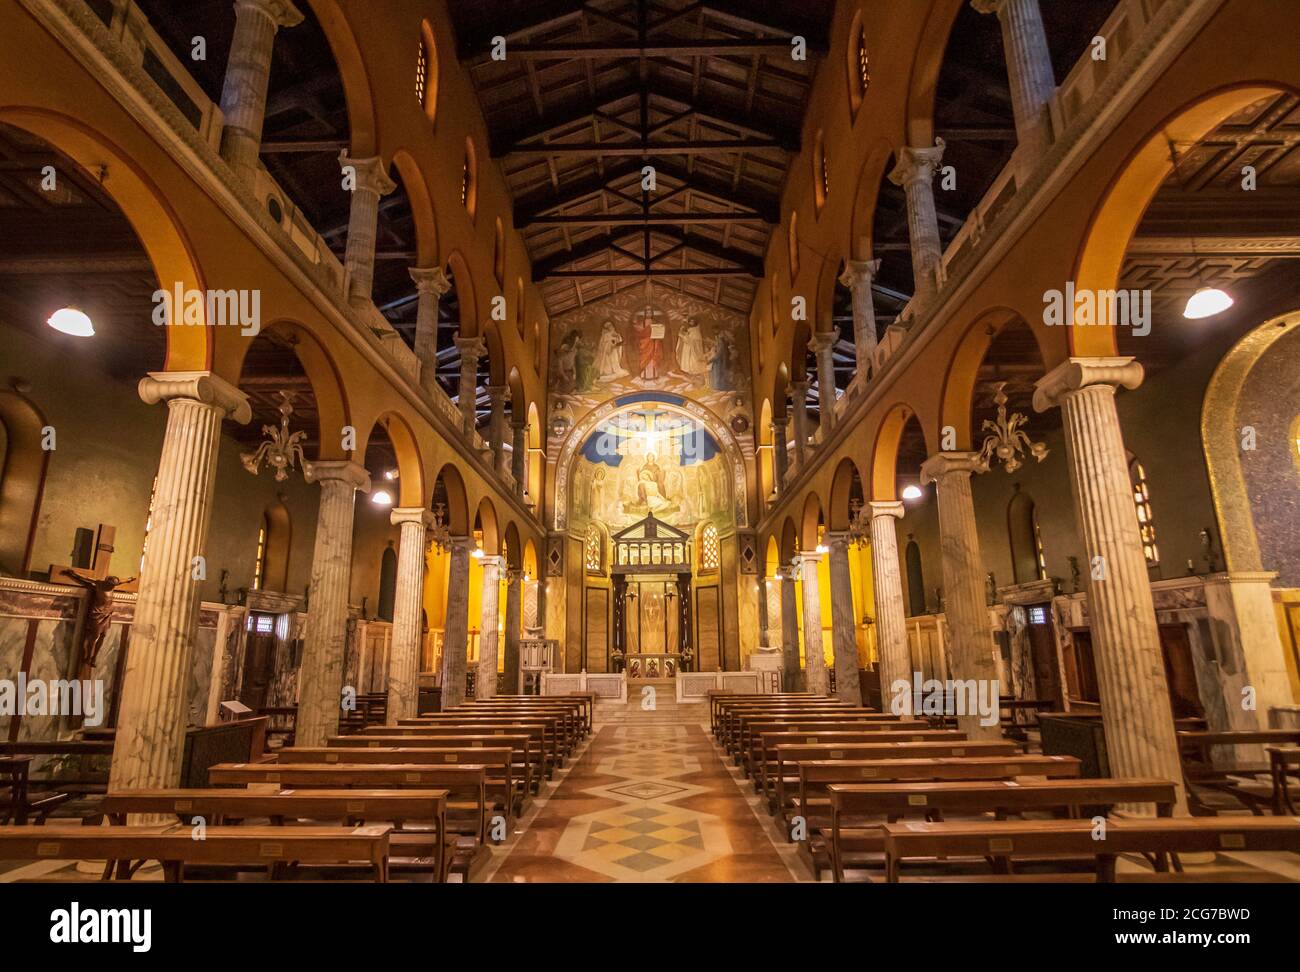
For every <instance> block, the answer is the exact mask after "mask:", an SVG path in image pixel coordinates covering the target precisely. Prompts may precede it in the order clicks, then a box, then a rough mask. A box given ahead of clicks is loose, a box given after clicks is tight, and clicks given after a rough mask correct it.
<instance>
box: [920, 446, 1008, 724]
mask: <svg viewBox="0 0 1300 972" xmlns="http://www.w3.org/2000/svg"><path fill="white" fill-rule="evenodd" d="M987 468H988V467H987V466H986V465H984V464H983V462H982V461H981V460H980V458H979V455H978V454H977V453H974V452H939V453H935V454H934V455H933V456H931V457H930V458H929V459H927V460H926V461H925V463H924V464H923V465H922V466H921V479H922V481H923V482H930V481H931V480H933V481H934V482H935V483H936V484H937V486H936V493H937V496H938V501H939V547H940V551H941V553H942V557H943V591H944V614H945V617H946V620H947V622H948V630H949V632H950V634H951V650H952V677H953V678H954V679H955V680H957V681H960V682H970V681H971V680H974V686H975V688H976V694H975V699H976V700H978V699H980V698H986V699H992V700H993V702H992V707H993V712H992V713H991V714H990V716H989V721H990V722H991V724H990V725H983V724H981V723H982V722H983V721H985V720H983V719H982V717H981V715H980V713H979V712H978V711H970V710H973V709H975V708H976V706H973V705H970V704H967V705H965V706H962V707H961V708H964V709H966V710H968V711H966V712H965V713H964V714H963V713H962V712H958V714H957V727H958V728H959V729H961V730H962V731H963V732H965V733H966V736H967V738H968V739H1000V738H1002V729H1001V726H1000V725H999V724H998V716H999V713H998V706H997V701H996V700H997V697H998V688H999V686H998V669H997V663H996V662H995V661H994V659H993V632H992V628H991V627H990V626H989V615H988V606H987V605H986V604H985V595H984V590H985V588H984V561H983V560H982V559H981V557H980V542H979V533H978V531H977V529H976V525H975V505H974V503H973V502H972V500H971V482H970V479H971V473H975V472H984V471H985V470H986V469H987ZM960 694H961V693H960V692H959V696H960ZM966 698H967V699H969V698H970V693H967V694H966Z"/></svg>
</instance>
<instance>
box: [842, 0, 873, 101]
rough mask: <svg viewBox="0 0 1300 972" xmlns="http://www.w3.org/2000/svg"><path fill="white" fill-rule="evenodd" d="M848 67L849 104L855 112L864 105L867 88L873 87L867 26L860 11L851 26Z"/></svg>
mask: <svg viewBox="0 0 1300 972" xmlns="http://www.w3.org/2000/svg"><path fill="white" fill-rule="evenodd" d="M846 54H847V55H848V56H847V59H846V60H847V65H846V66H847V68H848V76H849V105H850V106H851V107H852V110H853V113H854V114H857V111H858V109H859V108H860V107H862V101H863V99H864V98H865V97H866V94H867V89H868V88H870V87H871V55H870V54H869V53H868V51H867V28H866V26H865V25H864V24H863V22H862V12H861V11H859V12H858V13H857V15H856V16H855V17H854V18H853V23H852V24H851V25H850V27H849V43H848V50H847V51H846Z"/></svg>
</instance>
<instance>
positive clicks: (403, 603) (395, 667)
mask: <svg viewBox="0 0 1300 972" xmlns="http://www.w3.org/2000/svg"><path fill="white" fill-rule="evenodd" d="M390 516H391V519H392V521H393V524H394V525H395V526H397V527H399V528H400V529H401V542H400V543H399V544H398V547H397V597H396V599H395V601H394V604H393V643H392V647H391V648H390V654H389V656H388V658H389V662H388V724H389V725H390V726H395V725H397V720H398V719H414V718H415V717H416V715H418V714H419V713H418V711H417V709H418V702H419V684H418V681H419V680H418V675H419V672H420V643H421V635H422V634H423V628H424V625H423V623H422V622H423V617H424V550H425V534H426V531H427V530H428V528H429V526H430V524H432V523H433V514H432V513H430V512H429V511H428V510H426V509H423V508H421V507H418V506H415V507H398V508H396V509H394V510H393V511H392V513H391V514H390Z"/></svg>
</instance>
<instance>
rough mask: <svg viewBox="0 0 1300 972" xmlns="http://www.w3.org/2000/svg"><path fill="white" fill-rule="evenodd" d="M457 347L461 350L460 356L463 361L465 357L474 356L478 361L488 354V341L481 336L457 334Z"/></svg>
mask: <svg viewBox="0 0 1300 972" xmlns="http://www.w3.org/2000/svg"><path fill="white" fill-rule="evenodd" d="M455 341H456V348H457V349H458V350H459V351H460V357H461V360H462V361H463V360H464V359H465V358H473V359H474V360H475V361H477V360H478V359H479V358H481V357H483V356H484V355H485V354H487V342H486V341H484V340H483V339H482V338H481V337H461V336H460V335H459V334H458V335H456V338H455Z"/></svg>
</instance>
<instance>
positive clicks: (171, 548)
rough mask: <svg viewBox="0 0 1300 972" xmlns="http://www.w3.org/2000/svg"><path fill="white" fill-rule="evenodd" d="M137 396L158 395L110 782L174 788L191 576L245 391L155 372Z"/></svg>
mask: <svg viewBox="0 0 1300 972" xmlns="http://www.w3.org/2000/svg"><path fill="white" fill-rule="evenodd" d="M139 392H140V397H141V398H142V399H143V400H144V401H145V402H147V403H148V404H150V405H156V404H158V403H159V402H166V403H167V429H166V432H165V433H164V434H163V444H162V455H161V456H160V458H159V462H158V485H157V488H156V490H155V492H154V508H153V524H152V527H151V529H150V531H149V545H148V550H147V551H146V553H145V557H144V563H143V565H142V566H141V568H140V593H139V597H138V598H137V599H136V604H135V619H134V621H133V622H132V625H131V647H130V650H129V651H128V652H127V656H126V676H125V680H124V683H123V689H122V703H121V708H120V710H119V715H118V725H117V745H116V746H114V747H113V763H112V768H111V771H110V775H109V784H110V786H111V787H112V788H113V789H115V790H126V789H134V788H139V787H168V786H176V785H178V783H179V781H180V769H181V757H182V756H183V754H184V752H185V725H186V722H187V718H188V715H189V706H188V704H187V699H186V695H187V693H186V684H187V682H188V680H189V676H190V659H191V655H192V654H193V651H194V640H195V633H196V631H197V628H198V622H199V600H200V597H199V584H200V580H201V579H202V577H203V576H204V575H205V574H206V570H203V569H201V568H203V567H204V564H203V561H202V560H201V559H200V558H202V557H203V556H204V552H205V550H206V548H207V539H208V527H209V525H210V523H211V519H212V493H213V489H214V486H215V484H216V472H217V448H218V445H219V443H220V441H221V420H222V419H224V418H226V417H230V418H233V419H234V420H235V421H237V422H239V423H240V424H243V423H246V422H247V421H248V420H249V418H251V417H252V416H251V411H250V409H249V407H248V399H247V397H246V396H245V395H244V394H243V393H242V392H241V391H239V389H237V388H235V387H233V386H232V385H230V384H229V383H227V382H226V381H224V380H222V379H221V378H218V377H217V376H216V375H214V374H212V373H211V372H205V371H194V372H171V373H165V372H155V373H152V374H150V375H148V376H147V377H145V378H142V379H141V380H140V386H139Z"/></svg>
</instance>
